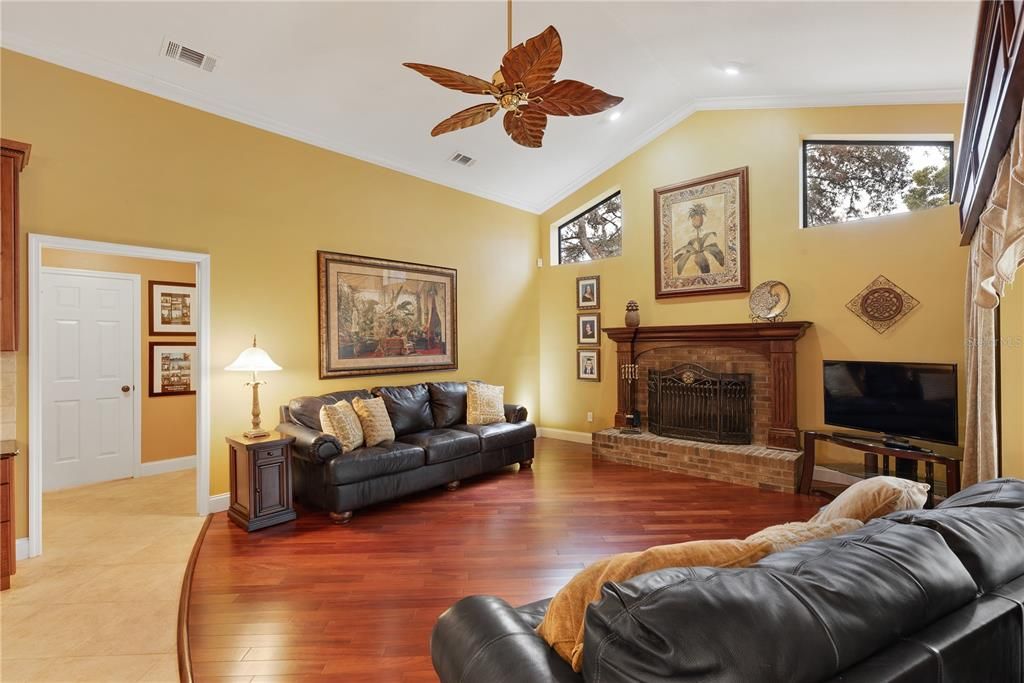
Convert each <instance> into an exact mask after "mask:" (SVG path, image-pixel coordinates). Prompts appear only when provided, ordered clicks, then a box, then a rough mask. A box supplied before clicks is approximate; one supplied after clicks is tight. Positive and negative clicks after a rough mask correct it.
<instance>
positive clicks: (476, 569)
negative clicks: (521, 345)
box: [189, 439, 824, 683]
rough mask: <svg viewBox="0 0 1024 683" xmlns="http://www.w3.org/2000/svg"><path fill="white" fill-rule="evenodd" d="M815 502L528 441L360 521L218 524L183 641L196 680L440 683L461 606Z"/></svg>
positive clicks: (530, 593) (519, 595) (721, 533)
mask: <svg viewBox="0 0 1024 683" xmlns="http://www.w3.org/2000/svg"><path fill="white" fill-rule="evenodd" d="M823 503H824V501H823V500H822V499H818V498H810V497H806V496H794V495H788V494H781V493H770V492H762V491H758V490H756V489H752V488H748V487H743V486H736V485H733V484H725V483H719V482H714V481H709V480H705V479H694V478H691V477H686V476H683V475H674V474H669V473H665V472H655V471H651V470H646V469H640V468H635V467H630V466H626V465H616V464H611V463H605V462H600V461H596V462H595V461H593V460H592V459H591V456H590V447H589V446H585V445H581V444H574V443H569V442H565V441H554V440H550V439H539V440H538V442H537V459H536V460H535V461H534V465H533V469H532V470H529V469H522V470H519V471H516V469H515V468H514V467H512V468H508V469H505V470H502V471H500V472H497V473H494V474H491V475H485V476H481V477H478V478H476V479H472V480H468V481H465V482H463V485H462V487H461V488H459V489H458V490H456V491H453V492H448V491H445V489H444V487H440V488H439V489H437V490H435V491H429V492H426V493H424V494H420V495H417V496H413V497H410V498H405V499H403V500H400V501H396V502H394V503H390V504H387V505H380V506H377V507H375V508H371V509H368V510H361V511H357V512H356V515H355V518H354V519H353V521H352V523H351V524H349V525H347V526H343V527H339V526H336V525H333V524H331V523H330V522H329V521H328V519H327V514H326V513H323V512H315V511H303V510H301V509H300V510H299V518H298V520H296V521H295V522H290V523H287V524H282V525H280V526H276V527H272V528H269V529H265V530H262V531H258V532H255V533H252V534H246V533H245V532H244V531H242V530H241V529H238V528H237V527H235V526H234V525H233V524H231V523H230V522H228V520H227V517H226V515H225V514H224V513H220V514H218V515H217V516H216V517H215V519H214V521H213V523H212V524H211V526H210V529H209V531H208V533H207V536H206V540H205V542H204V543H203V546H202V549H201V551H200V553H199V560H198V564H197V566H196V573H195V578H194V581H193V587H192V601H191V614H190V621H189V624H190V644H191V648H192V659H193V669H194V671H195V675H196V680H197V681H200V682H202V681H228V680H229V681H252V682H255V681H269V680H275V681H280V680H294V681H328V680H336V681H345V682H346V683H352V682H356V681H374V682H375V683H382V682H383V683H386V682H391V681H395V682H402V683H405V682H413V681H436V680H437V678H436V676H435V675H434V672H433V668H432V666H431V664H430V653H429V639H430V630H431V628H432V627H433V624H434V621H435V619H436V618H437V616H438V615H439V614H440V613H441V612H443V611H444V610H445V609H447V608H448V607H449V606H450V605H451V604H452V603H453V602H455V601H456V600H458V599H459V598H461V597H463V596H466V595H471V594H481V593H482V594H491V595H498V596H501V597H502V598H504V599H506V600H508V601H509V602H510V603H511V604H513V605H519V604H523V603H526V602H531V601H533V600H538V599H541V598H544V597H548V596H550V595H553V594H554V593H555V592H556V591H557V590H558V589H559V588H560V587H561V586H562V585H563V584H564V583H565V582H566V581H567V580H568V579H569V578H570V577H571V576H573V575H574V574H575V573H576V572H577V571H579V570H580V569H581V568H583V567H584V566H585V565H587V564H588V563H590V562H593V561H594V560H597V559H599V558H601V557H604V556H605V555H608V554H611V553H616V552H620V551H627V550H638V549H643V548H646V547H649V546H652V545H658V544H662V543H678V542H681V541H687V540H695V539H708V538H733V537H744V536H747V535H749V534H751V533H753V532H754V531H757V530H759V529H761V528H763V527H765V526H769V525H771V524H777V523H780V522H787V521H797V520H805V519H807V518H809V517H810V516H811V515H812V514H813V513H814V512H815V511H816V510H817V509H818V507H819V506H821V505H822V504H823Z"/></svg>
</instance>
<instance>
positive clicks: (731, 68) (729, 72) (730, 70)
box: [722, 64, 740, 76]
mask: <svg viewBox="0 0 1024 683" xmlns="http://www.w3.org/2000/svg"><path fill="white" fill-rule="evenodd" d="M722 71H724V72H725V75H726V76H739V75H740V68H739V67H738V66H736V65H735V64H727V65H726V66H725V68H724V69H722Z"/></svg>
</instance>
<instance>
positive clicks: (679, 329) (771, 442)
mask: <svg viewBox="0 0 1024 683" xmlns="http://www.w3.org/2000/svg"><path fill="white" fill-rule="evenodd" d="M812 324H813V323H810V322H807V321H806V320H796V321H792V322H778V323H723V324H713V325H659V326H647V327H606V328H603V331H604V333H605V334H607V335H608V338H609V339H611V340H612V341H614V342H615V343H616V355H617V359H618V365H619V366H620V367H621V366H623V365H625V364H629V363H635V362H637V359H638V357H639V356H641V355H643V354H644V353H646V352H648V351H652V350H654V349H663V348H671V347H677V346H705V347H708V346H711V347H713V346H729V347H738V348H744V349H749V350H752V351H756V352H757V353H760V354H761V355H763V356H765V357H767V358H768V359H769V361H770V363H771V377H770V381H771V388H772V410H771V424H770V426H769V429H768V436H767V443H766V444H765V445H766V446H768V447H769V448H782V449H786V450H799V449H800V432H799V430H798V429H797V427H796V342H797V340H798V339H800V338H801V337H802V336H804V333H805V332H806V331H807V328H809V327H810V326H811V325H812ZM618 374H619V384H618V408H617V410H616V413H615V425H616V426H617V427H624V426H625V425H626V414H627V413H628V412H629V406H630V403H631V401H630V391H631V390H634V389H633V387H632V384H633V383H630V382H628V381H626V380H625V379H622V375H621V373H618Z"/></svg>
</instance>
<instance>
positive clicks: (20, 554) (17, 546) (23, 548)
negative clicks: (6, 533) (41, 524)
mask: <svg viewBox="0 0 1024 683" xmlns="http://www.w3.org/2000/svg"><path fill="white" fill-rule="evenodd" d="M14 559H15V560H16V561H18V562H21V561H22V560H27V559H28V536H26V537H25V538H19V539H17V540H15V541H14Z"/></svg>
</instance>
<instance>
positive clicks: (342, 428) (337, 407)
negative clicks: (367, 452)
mask: <svg viewBox="0 0 1024 683" xmlns="http://www.w3.org/2000/svg"><path fill="white" fill-rule="evenodd" d="M320 428H321V429H323V430H324V432H325V433H327V434H330V435H331V436H335V437H337V439H338V442H339V443H340V444H341V452H342V453H348V452H349V451H351V450H354V449H356V448H359V447H360V446H362V445H363V426H362V425H361V424H360V423H359V416H358V415H356V411H355V409H354V408H352V405H351V404H350V403H349V402H348V401H338V402H337V403H335V404H334V405H325V406H322V407H321V408H320Z"/></svg>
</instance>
